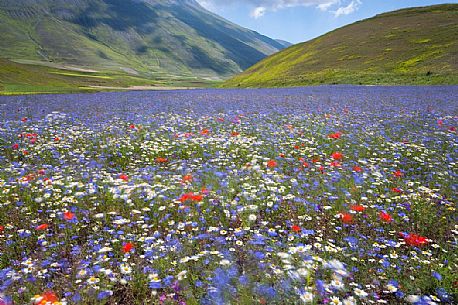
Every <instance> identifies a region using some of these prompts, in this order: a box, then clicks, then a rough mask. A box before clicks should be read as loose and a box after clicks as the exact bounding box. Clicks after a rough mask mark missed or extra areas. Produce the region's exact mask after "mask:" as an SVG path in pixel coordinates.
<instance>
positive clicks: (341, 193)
mask: <svg viewBox="0 0 458 305" xmlns="http://www.w3.org/2000/svg"><path fill="white" fill-rule="evenodd" d="M457 126H458V87H401V88H395V87H351V86H331V87H315V88H295V89H263V90H191V91H169V92H130V93H99V94H88V95H84V94H83V95H54V96H53V95H42V96H19V97H0V304H1V305H6V304H8V305H9V304H39V305H45V304H120V305H130V304H164V305H165V304H180V305H184V304H187V305H192V304H217V305H220V304H234V305H235V304H242V305H244V304H262V305H264V304H331V305H352V304H415V305H426V304H457V302H458V299H457V292H458V275H457V274H458V272H457V271H458V252H457V247H458V245H457V237H458V222H457V220H458V214H457V201H458V195H457V189H458V178H457V177H458V163H457V162H458V160H457V159H458V137H457V131H456V127H457Z"/></svg>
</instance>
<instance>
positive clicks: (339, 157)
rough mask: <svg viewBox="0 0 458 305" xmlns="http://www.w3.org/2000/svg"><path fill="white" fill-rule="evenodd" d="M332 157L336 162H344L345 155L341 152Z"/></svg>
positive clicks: (334, 153) (336, 152)
mask: <svg viewBox="0 0 458 305" xmlns="http://www.w3.org/2000/svg"><path fill="white" fill-rule="evenodd" d="M331 157H332V158H333V159H334V160H342V159H343V154H342V153H341V152H338V151H335V152H333V153H332V154H331Z"/></svg>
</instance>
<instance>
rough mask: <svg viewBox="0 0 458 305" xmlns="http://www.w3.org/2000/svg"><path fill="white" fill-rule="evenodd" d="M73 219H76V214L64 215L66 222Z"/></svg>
mask: <svg viewBox="0 0 458 305" xmlns="http://www.w3.org/2000/svg"><path fill="white" fill-rule="evenodd" d="M73 218H75V214H74V213H72V212H70V211H67V212H65V213H64V219H65V220H72V219H73Z"/></svg>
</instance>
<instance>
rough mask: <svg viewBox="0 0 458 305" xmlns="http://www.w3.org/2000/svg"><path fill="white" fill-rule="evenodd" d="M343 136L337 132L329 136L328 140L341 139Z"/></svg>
mask: <svg viewBox="0 0 458 305" xmlns="http://www.w3.org/2000/svg"><path fill="white" fill-rule="evenodd" d="M341 136H342V133H340V132H336V133H331V134H329V135H328V138H330V139H339V138H340V137H341Z"/></svg>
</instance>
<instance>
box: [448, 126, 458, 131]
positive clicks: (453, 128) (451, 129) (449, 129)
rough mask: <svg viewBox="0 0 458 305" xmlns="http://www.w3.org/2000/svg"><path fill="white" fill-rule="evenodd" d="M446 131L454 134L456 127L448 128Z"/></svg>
mask: <svg viewBox="0 0 458 305" xmlns="http://www.w3.org/2000/svg"><path fill="white" fill-rule="evenodd" d="M448 131H450V132H455V131H456V127H455V126H450V127H449V128H448Z"/></svg>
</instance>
